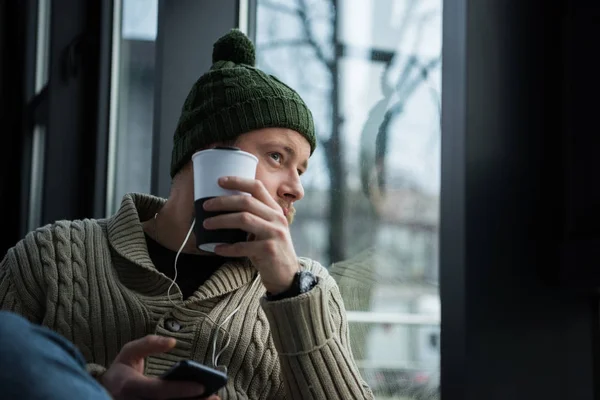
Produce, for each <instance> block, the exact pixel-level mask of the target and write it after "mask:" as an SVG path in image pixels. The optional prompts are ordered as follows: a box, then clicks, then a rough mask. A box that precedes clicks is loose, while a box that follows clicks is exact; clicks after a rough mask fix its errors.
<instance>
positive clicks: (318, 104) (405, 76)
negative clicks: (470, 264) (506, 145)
mask: <svg viewBox="0 0 600 400" xmlns="http://www.w3.org/2000/svg"><path fill="white" fill-rule="evenodd" d="M257 13H258V15H257V38H256V42H257V55H258V63H259V66H260V67H261V68H263V69H264V70H266V71H267V72H270V73H272V74H274V75H276V76H278V77H279V78H281V79H282V80H284V81H285V82H287V83H288V84H290V85H291V86H292V87H294V88H296V89H297V90H298V91H299V92H300V94H301V95H302V96H303V98H304V99H305V100H306V101H307V103H308V105H309V107H310V108H311V109H312V110H313V113H314V116H315V121H316V125H317V130H318V135H319V147H318V148H317V150H316V152H315V154H314V155H313V157H312V159H311V166H310V168H309V170H308V172H307V173H306V174H305V175H304V177H303V183H304V185H305V191H306V197H305V199H304V200H302V201H301V202H299V204H298V205H297V211H298V213H297V217H296V220H295V221H294V224H293V225H292V235H293V237H294V243H295V245H296V250H297V252H298V254H300V255H303V256H308V257H311V258H314V259H316V260H319V261H321V262H322V263H323V264H326V265H330V267H329V270H330V273H331V274H332V275H333V276H334V277H335V278H336V279H337V281H338V284H339V286H340V290H341V291H342V294H343V296H344V300H345V304H346V308H347V310H348V318H349V320H350V321H351V322H350V329H351V332H350V333H351V339H352V345H353V352H354V356H355V358H356V359H357V362H358V363H359V366H360V368H361V370H362V373H363V376H364V378H365V379H366V380H367V381H368V383H369V384H370V385H371V387H372V388H373V390H374V392H375V394H376V396H377V398H379V399H403V400H406V399H421V398H427V399H431V398H437V397H439V360H440V328H439V326H440V325H439V323H440V300H439V292H438V226H439V191H440V116H441V110H440V107H441V106H440V104H441V32H442V29H441V28H442V25H441V24H442V0H402V1H398V0H373V1H364V0H338V1H334V0H313V1H305V0H259V1H258V9H257Z"/></svg>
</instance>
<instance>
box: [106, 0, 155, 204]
mask: <svg viewBox="0 0 600 400" xmlns="http://www.w3.org/2000/svg"><path fill="white" fill-rule="evenodd" d="M157 21H158V0H122V2H121V1H116V2H115V15H114V25H115V28H116V29H115V30H116V32H115V37H114V39H113V74H112V96H113V97H112V99H111V116H110V118H111V124H110V125H111V127H110V130H111V145H110V152H109V169H108V185H107V188H108V190H107V214H112V213H114V212H116V210H117V209H118V208H119V205H120V203H121V199H122V197H123V195H125V194H126V193H129V192H141V193H149V192H150V182H151V170H152V168H151V165H152V129H153V117H152V116H153V111H154V57H155V40H156V31H157Z"/></svg>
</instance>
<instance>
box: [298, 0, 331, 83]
mask: <svg viewBox="0 0 600 400" xmlns="http://www.w3.org/2000/svg"><path fill="white" fill-rule="evenodd" d="M299 3H300V8H299V9H298V16H299V17H300V20H301V21H302V30H303V31H304V35H305V36H306V40H307V41H308V43H309V44H310V45H311V46H312V47H313V48H314V49H315V54H316V56H317V58H318V59H319V60H320V61H321V62H322V63H323V64H324V65H325V66H326V67H327V69H328V70H329V72H333V68H334V65H333V60H329V59H328V58H327V56H325V53H324V52H323V49H322V48H321V46H319V44H318V43H317V41H316V40H315V37H314V35H313V32H312V29H310V21H309V19H308V13H307V9H308V5H307V3H306V0H300V1H299Z"/></svg>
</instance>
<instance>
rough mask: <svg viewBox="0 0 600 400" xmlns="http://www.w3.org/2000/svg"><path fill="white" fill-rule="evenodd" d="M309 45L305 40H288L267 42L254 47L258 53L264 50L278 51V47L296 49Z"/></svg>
mask: <svg viewBox="0 0 600 400" xmlns="http://www.w3.org/2000/svg"><path fill="white" fill-rule="evenodd" d="M310 45H311V43H310V42H309V41H308V40H306V39H289V40H278V41H276V42H267V43H262V44H258V45H257V46H256V47H257V48H258V49H259V50H260V51H264V50H273V49H278V48H280V47H287V46H290V47H297V46H310Z"/></svg>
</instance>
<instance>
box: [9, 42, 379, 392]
mask: <svg viewBox="0 0 600 400" xmlns="http://www.w3.org/2000/svg"><path fill="white" fill-rule="evenodd" d="M253 65H254V46H253V45H252V43H251V42H250V41H249V39H248V38H247V37H246V36H245V35H243V34H242V33H241V32H239V31H237V30H233V31H231V32H230V33H228V34H227V35H225V36H224V37H222V38H221V39H219V40H218V41H217V42H216V43H215V47H214V51H213V66H212V67H211V69H210V71H209V72H207V73H206V74H204V75H203V76H202V77H200V79H199V80H198V81H197V82H196V83H195V84H194V86H193V87H192V89H191V91H190V93H189V95H188V97H187V99H186V101H185V103H184V106H183V110H182V114H181V117H180V120H179V123H178V126H177V130H176V132H175V137H174V147H173V157H172V165H171V176H172V177H173V183H172V188H171V192H170V195H169V198H168V199H167V200H166V201H165V200H163V199H159V198H156V197H153V196H148V195H139V194H132V195H127V196H125V197H124V199H123V202H122V205H121V208H120V209H119V211H118V212H117V213H116V215H114V216H112V217H110V218H108V219H105V220H84V221H60V222H57V223H55V224H53V225H49V226H46V227H43V228H40V229H38V230H36V231H35V232H32V233H30V234H28V235H27V237H25V238H24V239H23V240H22V241H21V242H19V243H18V244H17V245H16V246H15V247H14V248H12V249H11V250H9V252H8V253H7V255H6V257H5V258H4V260H3V261H2V264H1V265H0V304H1V308H2V309H5V310H10V311H14V312H16V313H18V314H21V315H23V316H25V317H26V318H27V319H29V320H30V321H32V322H34V323H37V324H41V325H44V326H46V327H49V328H50V329H52V330H53V331H55V332H57V333H59V334H61V335H62V336H63V337H65V338H66V339H68V340H69V341H71V342H73V343H74V344H75V346H76V347H77V349H78V350H79V351H81V354H82V355H83V357H84V358H85V361H86V363H87V365H86V368H87V370H88V371H89V372H90V373H91V374H92V376H94V377H96V378H97V380H98V382H99V383H100V384H102V385H103V386H104V388H105V389H106V390H107V391H108V392H109V393H110V394H111V395H112V396H113V397H115V398H144V399H155V398H156V399H158V398H160V399H163V398H174V397H189V396H198V395H200V394H201V393H202V391H203V388H202V387H199V385H193V384H191V383H189V382H184V383H181V384H174V383H173V382H165V381H163V380H161V379H159V378H157V376H159V375H160V374H162V373H163V372H164V371H166V370H167V369H168V368H169V367H170V366H171V365H173V364H174V363H175V362H176V361H179V360H184V359H193V360H195V361H197V362H200V363H202V364H205V365H208V366H210V367H213V366H214V367H217V368H219V367H220V366H223V367H225V368H226V372H227V374H228V376H229V381H228V384H227V385H226V387H225V388H223V389H222V390H220V391H219V396H220V397H221V398H223V399H248V398H249V399H286V398H287V399H336V400H338V399H353V398H357V399H365V398H369V399H370V398H372V394H371V391H370V389H369V388H368V387H367V386H366V384H365V383H364V381H363V380H362V378H361V377H360V374H359V371H358V369H357V367H356V364H355V362H354V360H353V357H352V353H351V349H350V345H349V339H348V326H347V321H346V318H345V310H344V306H343V303H342V300H341V297H340V294H339V290H338V288H337V286H336V284H335V281H334V280H333V279H332V278H331V277H330V276H329V275H328V273H327V271H326V270H325V269H324V268H323V267H321V266H320V265H319V264H318V263H316V262H314V261H311V260H307V259H299V258H298V257H297V256H296V253H295V250H294V246H293V244H292V241H291V237H290V232H289V229H288V224H289V223H290V222H291V220H292V218H293V214H294V206H293V204H294V202H295V201H298V200H300V199H301V198H302V197H303V194H304V193H303V189H302V185H301V183H300V175H301V174H302V173H303V172H304V171H305V170H306V168H307V166H308V159H309V157H310V156H311V154H312V152H313V151H314V148H315V145H316V139H315V130H314V124H313V120H312V115H311V113H310V111H309V110H308V108H307V106H306V104H305V103H304V102H303V101H302V99H301V98H300V96H299V95H298V94H297V93H296V92H295V91H294V90H292V89H291V88H289V87H288V86H286V85H285V84H283V83H282V82H280V81H279V80H278V79H276V78H275V77H273V76H269V75H267V74H265V73H264V72H262V71H260V70H259V69H257V68H255V67H254V66H253ZM223 144H225V145H231V144H234V145H235V146H236V147H238V148H240V149H242V150H244V151H247V152H249V153H252V154H254V155H255V156H256V157H257V158H258V160H259V161H258V166H257V172H256V180H254V179H241V178H236V177H223V178H222V179H220V181H219V184H220V185H221V186H222V187H223V188H226V189H232V190H239V191H243V192H246V193H249V194H251V195H252V196H229V197H219V198H215V199H214V200H212V201H208V202H206V203H205V205H204V207H205V209H206V210H208V211H228V212H229V213H226V214H222V215H219V216H217V217H212V218H209V219H206V220H205V221H203V224H204V227H205V228H206V229H223V228H234V229H242V230H244V231H246V232H248V233H249V236H250V238H251V240H249V241H247V242H241V243H236V244H231V245H222V246H220V247H217V248H216V249H215V253H216V255H207V254H203V253H201V252H200V251H199V250H197V249H196V247H195V245H194V240H193V238H192V239H190V240H187V241H186V240H185V239H186V235H187V233H188V232H189V230H190V224H191V221H192V219H193V213H194V208H193V201H194V196H193V170H192V167H191V161H190V159H191V156H192V154H193V153H194V152H196V151H198V150H200V149H206V148H211V147H215V146H216V145H223ZM198 223H202V221H199V222H198ZM182 244H184V245H183V246H182ZM180 248H181V250H182V252H181V254H179V252H178V250H180ZM175 261H176V269H175ZM172 279H175V284H173V281H172ZM11 323H12V324H24V322H23V321H21V322H19V321H17V322H15V321H12V322H11ZM0 324H2V322H0ZM22 330H26V329H22ZM4 331H7V329H5V330H4ZM11 331H14V330H11ZM149 335H150V336H149ZM15 340H20V341H21V342H22V341H24V340H23V339H22V338H21V339H19V338H15ZM5 341H6V339H0V349H2V350H6V348H7V347H8V346H6V344H5V343H4V342H5ZM3 345H4V346H3ZM7 351H8V350H7ZM61 351H62V350H61ZM31 353H33V354H35V353H34V352H30V353H29V354H31ZM63 353H64V351H63ZM67 353H68V351H67ZM63 355H64V354H63ZM36 361H37V360H36ZM69 365H70V364H69ZM2 367H4V366H2ZM69 368H70V367H69ZM56 379H58V377H55V378H54V381H56ZM81 379H82V380H85V378H84V377H81ZM73 390H75V389H73Z"/></svg>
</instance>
